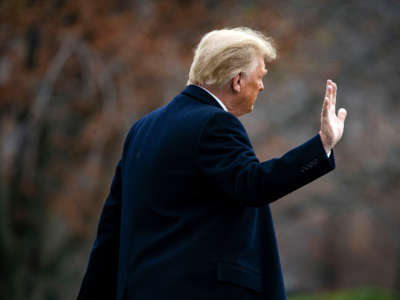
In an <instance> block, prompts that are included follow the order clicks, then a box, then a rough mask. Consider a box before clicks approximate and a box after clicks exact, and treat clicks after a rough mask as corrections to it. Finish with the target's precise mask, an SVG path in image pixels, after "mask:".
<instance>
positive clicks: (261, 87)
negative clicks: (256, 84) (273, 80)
mask: <svg viewBox="0 0 400 300" xmlns="http://www.w3.org/2000/svg"><path fill="white" fill-rule="evenodd" d="M263 90H264V84H263V82H262V81H261V82H260V91H263Z"/></svg>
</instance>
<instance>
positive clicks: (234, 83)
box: [232, 73, 242, 93]
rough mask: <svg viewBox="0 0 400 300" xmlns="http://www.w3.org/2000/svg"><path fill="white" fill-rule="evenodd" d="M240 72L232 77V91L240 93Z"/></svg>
mask: <svg viewBox="0 0 400 300" xmlns="http://www.w3.org/2000/svg"><path fill="white" fill-rule="evenodd" d="M241 79H242V78H241V74H240V73H239V74H237V75H236V76H235V77H233V78H232V90H233V92H234V93H240V87H241V85H240V84H241V82H240V80H241Z"/></svg>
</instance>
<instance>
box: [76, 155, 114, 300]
mask: <svg viewBox="0 0 400 300" xmlns="http://www.w3.org/2000/svg"><path fill="white" fill-rule="evenodd" d="M120 217H121V160H120V161H119V162H118V164H117V167H116V171H115V174H114V177H113V180H112V184H111V188H110V192H109V194H108V197H107V199H106V201H105V204H104V206H103V210H102V213H101V217H100V221H99V225H98V228H97V236H96V240H95V242H94V245H93V248H92V251H91V253H90V258H89V263H88V266H87V270H86V274H85V277H84V279H83V282H82V285H81V289H80V291H79V295H78V300H83V299H115V298H116V284H117V271H118V253H119V234H120Z"/></svg>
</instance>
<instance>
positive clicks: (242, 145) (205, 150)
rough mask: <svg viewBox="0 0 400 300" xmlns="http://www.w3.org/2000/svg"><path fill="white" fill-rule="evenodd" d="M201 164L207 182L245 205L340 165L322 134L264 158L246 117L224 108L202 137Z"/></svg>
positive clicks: (282, 192) (280, 194)
mask: <svg viewBox="0 0 400 300" xmlns="http://www.w3.org/2000/svg"><path fill="white" fill-rule="evenodd" d="M197 163H198V167H199V168H200V171H201V173H202V174H203V175H204V176H205V178H206V179H207V182H208V183H209V184H211V185H213V186H214V188H217V189H218V190H220V191H221V192H223V193H224V194H227V195H228V196H229V198H230V199H232V200H233V201H235V202H237V203H240V204H242V205H244V206H256V207H258V206H263V205H265V204H267V203H271V202H273V201H275V200H277V199H279V198H281V197H283V196H285V195H287V194H288V193H290V192H292V191H294V190H296V189H298V188H300V187H302V186H304V185H305V184H307V183H309V182H311V181H313V180H315V179H317V178H318V177H320V176H322V175H324V174H326V173H328V172H329V171H331V170H333V169H334V168H335V160H334V156H333V152H332V153H331V155H330V157H329V158H328V157H327V155H326V153H325V151H324V149H323V146H322V142H321V139H320V136H319V134H317V135H316V136H314V137H313V138H311V139H310V140H308V141H307V142H305V143H304V144H302V145H300V146H298V147H296V148H294V149H292V150H291V151H289V152H287V153H286V154H284V155H283V156H282V157H280V158H274V159H271V160H268V161H265V162H260V161H259V160H258V159H257V157H256V155H255V153H254V150H253V148H252V146H251V144H250V141H249V138H248V136H247V133H246V131H245V129H244V127H243V126H242V124H241V123H240V121H239V120H238V119H237V118H236V117H235V116H234V115H232V114H230V113H226V112H221V113H217V114H215V115H213V116H212V117H211V118H210V119H209V120H208V121H207V123H206V125H205V127H204V129H203V132H202V134H201V135H200V138H199V146H198V156H197Z"/></svg>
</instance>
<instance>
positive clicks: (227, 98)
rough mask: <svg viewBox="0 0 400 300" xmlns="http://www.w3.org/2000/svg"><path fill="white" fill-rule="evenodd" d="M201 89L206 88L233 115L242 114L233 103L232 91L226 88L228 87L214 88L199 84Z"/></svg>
mask: <svg viewBox="0 0 400 300" xmlns="http://www.w3.org/2000/svg"><path fill="white" fill-rule="evenodd" d="M199 86H200V87H202V88H203V89H206V90H207V91H208V92H210V94H212V95H213V96H215V97H216V98H218V100H220V101H221V102H222V103H223V104H224V106H225V107H226V110H227V111H229V112H230V113H232V114H234V115H235V116H237V117H239V116H241V115H243V113H242V112H240V111H238V110H237V107H238V106H237V105H234V100H235V99H234V97H233V95H232V93H231V92H230V91H229V90H228V88H215V87H212V86H207V85H199Z"/></svg>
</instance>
